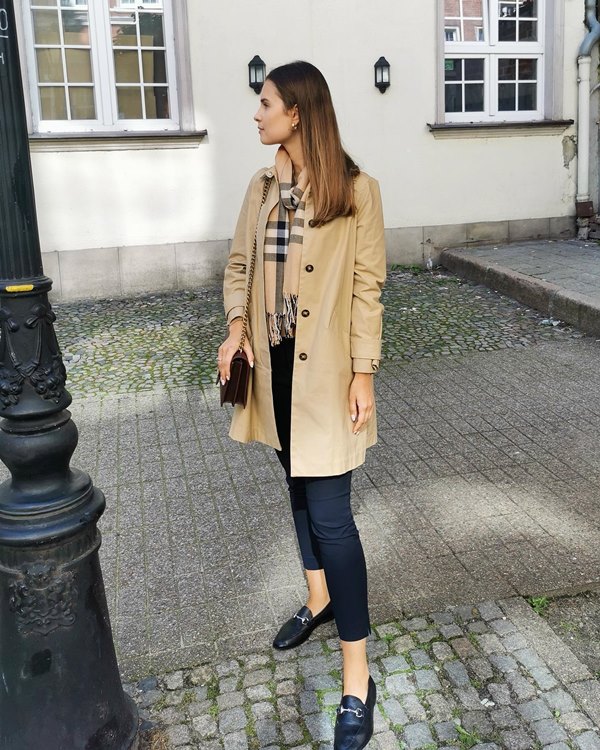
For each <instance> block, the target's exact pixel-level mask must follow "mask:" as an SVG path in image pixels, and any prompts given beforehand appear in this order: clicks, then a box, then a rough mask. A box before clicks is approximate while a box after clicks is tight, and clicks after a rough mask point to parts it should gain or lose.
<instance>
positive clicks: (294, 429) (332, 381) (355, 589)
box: [218, 62, 385, 750]
mask: <svg viewBox="0 0 600 750" xmlns="http://www.w3.org/2000/svg"><path fill="white" fill-rule="evenodd" d="M254 119H255V121H256V122H257V124H258V130H259V134H260V140H261V142H262V143H263V144H264V145H269V146H271V145H276V144H279V149H278V151H277V154H276V159H275V166H274V168H272V169H268V170H267V169H261V170H260V171H259V172H258V173H257V174H256V175H255V176H254V177H253V179H252V180H251V182H250V186H249V188H248V191H247V193H246V198H245V200H244V204H243V206H242V210H241V214H240V217H239V220H238V224H237V228H236V232H235V236H234V240H233V243H232V247H231V254H230V257H229V263H228V265H227V269H226V272H225V281H224V301H225V311H226V314H227V322H228V325H229V336H228V338H227V340H226V341H225V342H224V343H223V344H222V345H221V347H220V348H219V355H218V366H219V373H220V377H221V380H222V382H223V381H224V380H225V379H227V378H229V366H230V362H231V358H232V356H233V354H234V353H235V351H236V350H237V348H238V346H239V343H240V338H241V330H242V315H243V310H244V301H245V297H246V283H247V279H246V272H247V265H248V259H249V257H250V252H251V248H252V245H253V242H254V237H255V233H256V241H257V259H256V268H255V273H254V280H253V285H252V293H251V298H250V304H249V316H248V320H249V322H248V335H249V341H247V342H246V344H245V351H246V354H247V356H248V359H249V361H250V363H251V366H252V367H253V371H252V382H251V388H250V392H249V395H248V403H247V405H246V407H245V408H242V407H240V406H236V407H235V409H234V414H233V421H232V425H231V431H230V436H231V437H232V438H234V439H235V440H239V441H241V442H249V441H251V440H259V441H261V442H263V443H266V444H267V445H270V446H272V447H273V448H275V450H276V451H277V456H278V457H279V460H280V462H281V464H282V466H283V468H284V470H285V474H286V480H287V484H288V487H289V492H290V499H291V505H292V512H293V518H294V523H295V527H296V532H297V536H298V542H299V546H300V551H301V555H302V560H303V564H304V568H305V571H306V580H307V584H308V599H307V602H306V606H304V607H302V608H301V609H300V610H299V611H298V612H297V613H296V614H295V615H294V616H293V617H291V618H290V619H289V620H288V621H287V622H286V623H284V624H283V626H282V627H281V629H280V630H279V633H278V634H277V636H276V637H275V640H274V642H273V645H274V647H275V648H293V647H294V646H297V645H299V644H300V643H302V642H303V641H304V640H306V638H308V636H309V635H310V633H311V632H312V631H313V630H314V629H315V628H316V627H317V626H318V625H319V624H321V623H323V622H326V621H328V620H331V619H333V618H334V617H335V621H336V625H337V628H338V632H339V635H340V639H341V647H342V653H343V683H344V684H343V695H342V700H341V703H340V706H339V708H338V714H337V719H336V728H335V745H334V747H335V750H361V749H362V748H364V747H366V745H367V743H368V742H369V739H370V737H371V735H372V732H373V709H374V706H375V697H376V690H375V683H374V682H373V680H372V678H371V677H370V676H369V669H368V664H367V655H366V637H367V635H368V634H369V633H370V632H371V630H370V625H369V613H368V603H367V572H366V565H365V558H364V554H363V549H362V546H361V542H360V538H359V534H358V531H357V529H356V526H355V523H354V519H353V517H352V510H351V507H350V484H351V475H352V469H354V468H356V467H357V466H359V465H360V464H362V463H363V462H364V458H365V451H366V449H367V448H368V447H369V446H371V445H373V444H374V443H375V441H376V423H375V406H374V393H373V373H374V372H375V371H376V370H377V369H378V367H379V357H380V350H381V318H382V311H383V307H382V305H381V303H380V301H379V298H380V294H381V287H382V284H383V281H384V277H385V249H384V233H383V217H382V210H381V199H380V195H379V188H378V185H377V183H376V182H375V180H373V179H372V178H371V177H369V176H368V175H366V174H365V173H364V172H360V170H359V169H358V167H357V166H356V165H355V164H354V163H353V162H352V160H351V159H350V157H349V156H348V155H347V154H346V153H345V152H344V150H343V148H342V145H341V140H340V135H339V131H338V126H337V121H336V117H335V112H334V109H333V104H332V101H331V95H330V93H329V88H328V86H327V83H326V81H325V79H324V78H323V76H322V74H321V73H320V72H319V71H318V70H317V68H315V67H314V66H313V65H311V64H309V63H307V62H295V63H291V64H289V65H283V66H281V67H279V68H276V69H275V70H273V71H272V72H271V73H270V74H269V76H268V77H267V79H266V81H265V84H264V86H263V89H262V92H261V100H260V106H259V109H258V112H257V113H256V115H255V117H254ZM266 181H267V192H266V199H265V201H264V205H262V207H261V200H262V199H263V197H264V196H265V182H266Z"/></svg>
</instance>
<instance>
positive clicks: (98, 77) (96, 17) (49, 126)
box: [22, 0, 180, 134]
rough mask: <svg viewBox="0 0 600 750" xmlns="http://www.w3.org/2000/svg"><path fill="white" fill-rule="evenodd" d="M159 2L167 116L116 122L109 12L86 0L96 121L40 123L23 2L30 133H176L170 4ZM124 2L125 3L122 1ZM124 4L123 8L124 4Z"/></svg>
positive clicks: (100, 2)
mask: <svg viewBox="0 0 600 750" xmlns="http://www.w3.org/2000/svg"><path fill="white" fill-rule="evenodd" d="M176 1H177V0H163V20H164V35H165V48H166V51H165V55H166V69H167V84H168V90H169V112H170V114H171V117H170V118H169V119H163V120H158V119H156V120H142V119H135V120H125V119H123V120H120V119H119V116H118V115H119V110H118V105H117V88H116V84H115V69H114V55H113V47H112V41H111V33H110V12H109V6H108V3H106V2H105V0H88V12H89V14H90V44H91V61H92V74H93V79H94V92H95V100H96V115H97V119H96V120H42V119H41V109H40V100H39V88H38V77H37V61H36V53H35V41H34V34H33V14H32V12H31V2H30V0H23V19H22V20H23V33H24V40H25V46H26V59H27V69H28V75H27V80H28V82H29V93H30V102H31V116H32V125H33V131H34V132H35V133H39V134H52V133H61V134H71V133H100V134H101V133H127V132H140V133H153V132H156V133H160V132H169V131H171V132H172V131H178V130H180V113H179V100H178V91H177V60H176V55H175V32H174V21H173V2H176ZM125 2H127V0H125ZM121 4H122V5H124V7H125V9H127V5H126V4H124V3H121ZM135 6H136V7H138V6H145V7H146V9H150V8H152V7H154V3H147V2H146V3H144V2H138V0H135Z"/></svg>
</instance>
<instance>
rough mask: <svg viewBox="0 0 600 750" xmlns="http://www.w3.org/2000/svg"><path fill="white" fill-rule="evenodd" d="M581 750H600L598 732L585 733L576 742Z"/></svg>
mask: <svg viewBox="0 0 600 750" xmlns="http://www.w3.org/2000/svg"><path fill="white" fill-rule="evenodd" d="M575 742H576V743H577V747H579V748H580V750H599V749H600V737H598V734H597V733H596V732H584V733H583V734H580V735H579V737H577V739H576V740H575Z"/></svg>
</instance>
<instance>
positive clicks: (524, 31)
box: [519, 21, 537, 42]
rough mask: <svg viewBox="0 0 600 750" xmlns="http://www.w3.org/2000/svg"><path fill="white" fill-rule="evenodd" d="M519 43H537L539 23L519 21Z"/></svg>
mask: <svg viewBox="0 0 600 750" xmlns="http://www.w3.org/2000/svg"><path fill="white" fill-rule="evenodd" d="M519 41H520V42H537V21H519Z"/></svg>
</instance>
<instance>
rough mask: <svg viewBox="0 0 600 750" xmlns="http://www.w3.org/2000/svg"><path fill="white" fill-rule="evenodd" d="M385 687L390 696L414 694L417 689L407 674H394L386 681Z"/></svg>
mask: <svg viewBox="0 0 600 750" xmlns="http://www.w3.org/2000/svg"><path fill="white" fill-rule="evenodd" d="M385 687H386V690H387V691H388V693H389V694H390V695H406V694H408V693H414V692H415V690H416V688H415V686H414V684H413V683H412V681H411V680H410V678H409V676H408V675H406V674H393V675H390V676H389V677H386V679H385Z"/></svg>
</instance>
